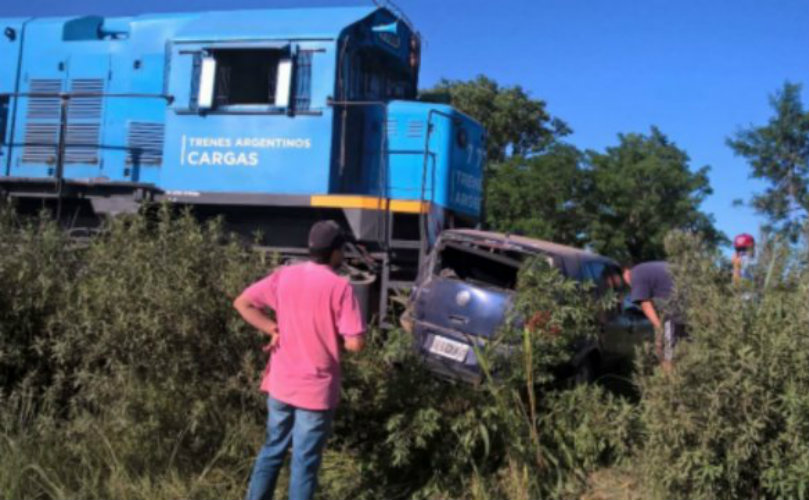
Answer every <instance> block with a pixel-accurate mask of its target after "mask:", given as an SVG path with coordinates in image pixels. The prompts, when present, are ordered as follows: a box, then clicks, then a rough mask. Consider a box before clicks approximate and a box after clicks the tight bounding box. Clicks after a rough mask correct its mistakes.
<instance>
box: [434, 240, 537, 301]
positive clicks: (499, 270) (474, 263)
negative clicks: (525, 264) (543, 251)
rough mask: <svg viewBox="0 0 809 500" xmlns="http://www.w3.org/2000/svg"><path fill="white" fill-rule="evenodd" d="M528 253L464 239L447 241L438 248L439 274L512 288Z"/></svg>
mask: <svg viewBox="0 0 809 500" xmlns="http://www.w3.org/2000/svg"><path fill="white" fill-rule="evenodd" d="M526 256H527V255H526V254H523V253H520V252H515V251H509V250H499V249H494V248H485V247H480V246H477V245H472V244H465V243H455V242H450V243H447V244H446V245H445V246H444V247H443V248H442V249H441V250H440V252H439V255H438V259H437V262H436V268H435V270H434V272H435V274H436V275H437V276H441V277H443V278H450V279H457V280H461V281H468V282H470V283H477V284H481V285H485V286H493V287H497V288H503V289H507V290H513V289H514V288H515V287H516V286H517V275H518V274H519V271H520V266H521V265H522V261H523V260H524V259H525V257H526Z"/></svg>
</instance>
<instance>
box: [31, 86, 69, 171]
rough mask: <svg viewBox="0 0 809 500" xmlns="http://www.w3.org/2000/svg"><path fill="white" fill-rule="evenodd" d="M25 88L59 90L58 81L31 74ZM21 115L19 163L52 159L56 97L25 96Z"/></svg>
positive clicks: (45, 91)
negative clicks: (23, 143)
mask: <svg viewBox="0 0 809 500" xmlns="http://www.w3.org/2000/svg"><path fill="white" fill-rule="evenodd" d="M28 91H29V92H30V93H32V94H58V93H59V92H61V91H62V81H61V80H55V79H46V78H32V79H31V83H30V85H29V88H28ZM25 117H26V124H25V137H24V141H25V147H24V148H23V153H22V163H37V164H43V163H47V164H52V163H54V162H55V161H56V145H57V141H58V137H57V135H58V133H59V97H56V96H54V97H29V98H28V108H27V109H26V112H25Z"/></svg>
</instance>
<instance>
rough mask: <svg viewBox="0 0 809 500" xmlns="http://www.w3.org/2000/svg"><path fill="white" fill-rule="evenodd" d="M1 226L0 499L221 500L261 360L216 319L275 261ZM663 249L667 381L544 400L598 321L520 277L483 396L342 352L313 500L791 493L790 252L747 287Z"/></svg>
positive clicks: (793, 346) (253, 412)
mask: <svg viewBox="0 0 809 500" xmlns="http://www.w3.org/2000/svg"><path fill="white" fill-rule="evenodd" d="M0 229H1V230H2V231H3V235H4V237H3V239H2V240H0V250H2V252H0V279H2V280H3V283H4V285H5V286H4V287H3V288H2V289H1V290H0V498H132V499H137V498H143V499H146V498H233V497H241V496H242V495H243V493H244V488H245V486H246V481H247V478H248V475H249V472H250V468H251V465H252V460H253V458H254V455H255V452H256V450H257V448H258V446H259V444H260V442H261V440H262V437H263V431H264V421H265V414H264V401H263V396H262V395H261V394H260V393H259V392H258V384H259V379H260V376H261V372H262V369H263V365H264V360H265V358H264V356H265V355H264V354H263V353H262V351H261V345H262V343H263V339H262V338H261V336H260V335H259V334H257V333H256V332H254V331H253V329H252V328H250V327H248V326H246V325H245V324H244V323H243V322H242V321H241V320H240V319H239V318H238V317H237V315H236V313H235V312H234V311H233V310H232V307H231V302H232V299H233V297H234V296H235V295H236V294H237V293H239V291H240V290H241V289H242V288H243V287H244V286H245V285H246V284H248V283H250V282H251V281H253V280H255V279H256V278H258V277H260V276H262V275H264V274H266V273H267V272H268V271H269V269H271V268H272V267H273V266H274V265H276V264H277V263H276V262H275V260H274V259H272V258H270V257H268V256H265V255H263V254H260V253H256V252H254V251H252V250H250V249H249V248H246V247H245V246H243V245H240V244H239V243H238V242H237V241H235V240H234V239H233V238H231V237H229V236H228V235H227V234H226V233H225V232H224V231H223V230H222V227H221V226H220V225H219V224H218V223H216V222H214V223H209V224H200V223H198V222H196V221H195V220H194V219H193V217H191V216H190V215H189V214H180V215H177V214H171V213H170V211H169V210H168V209H167V208H166V207H163V208H162V209H159V210H157V211H155V212H152V213H151V215H148V216H147V215H139V216H135V217H124V218H120V219H116V220H113V221H110V224H109V226H108V227H107V228H106V230H105V232H104V233H102V234H101V235H100V236H98V237H95V238H94V239H93V240H91V241H90V242H89V243H87V244H83V245H78V244H76V243H74V242H71V241H70V240H68V239H67V238H66V237H65V235H64V234H63V232H62V231H61V230H60V229H59V228H58V227H56V226H55V225H54V224H53V223H51V222H48V221H47V220H46V219H44V218H39V219H33V220H28V221H20V220H18V219H17V218H16V217H15V216H14V215H13V214H12V213H11V212H9V211H8V210H5V208H3V209H0ZM668 248H669V252H670V253H671V255H672V260H673V262H674V269H675V274H676V276H675V278H676V282H677V300H678V301H679V302H680V303H681V306H682V308H683V310H684V311H685V312H686V319H687V323H688V326H689V329H690V331H691V334H692V341H691V342H687V343H684V344H682V345H680V346H679V347H678V349H677V360H676V364H675V370H674V372H673V373H672V374H664V373H662V372H660V371H659V370H657V369H656V368H655V367H654V366H652V365H650V364H649V360H648V359H647V358H643V357H639V361H638V363H637V367H638V370H637V374H636V375H635V379H634V383H635V384H636V385H637V387H638V391H639V394H640V399H639V400H627V399H624V398H623V397H622V396H620V395H616V394H614V393H612V392H610V391H609V390H607V389H606V388H604V387H602V386H601V385H599V384H594V385H582V386H578V387H574V388H572V389H568V388H567V387H566V386H565V384H560V383H559V380H558V377H557V375H558V371H557V370H556V367H557V366H559V365H560V364H563V363H564V362H566V361H568V360H569V358H570V356H571V352H572V351H571V350H570V347H569V346H570V345H571V343H581V342H583V341H586V340H587V339H592V338H593V335H594V332H595V331H596V329H597V324H596V323H595V318H596V316H597V314H598V312H599V310H600V308H602V307H604V306H605V305H606V304H599V303H595V302H594V301H593V300H592V295H591V294H589V293H588V292H587V291H586V290H582V288H581V287H580V286H578V285H576V284H574V283H571V282H569V281H566V280H564V279H563V278H562V277H561V275H559V274H558V273H556V272H555V271H553V270H550V269H547V268H546V267H543V266H529V267H528V268H527V269H526V271H525V272H523V273H522V274H521V278H520V290H521V293H520V296H519V300H518V302H517V306H516V312H517V313H519V314H518V315H519V317H521V318H523V319H524V320H525V321H524V322H523V323H524V324H522V325H520V326H519V327H516V326H515V327H511V328H508V329H507V330H506V331H505V332H504V335H503V337H502V339H501V340H499V341H498V342H502V343H508V344H509V345H510V346H511V347H512V352H513V356H511V357H508V358H503V357H499V356H498V355H497V353H498V352H500V350H498V349H495V344H496V343H494V342H493V343H490V344H487V345H485V346H482V347H481V348H480V354H481V356H482V357H483V359H484V360H487V361H488V363H487V364H486V367H487V370H488V373H489V376H488V377H487V379H486V380H485V381H484V383H483V384H482V385H481V386H479V387H470V386H466V385H462V384H450V383H446V382H443V381H440V380H437V379H436V378H435V377H434V376H432V375H431V374H430V373H429V372H427V371H426V370H425V369H424V368H423V367H422V366H421V365H420V362H419V359H418V357H417V356H416V355H415V354H414V353H413V351H412V349H411V339H410V338H409V336H407V335H406V334H404V333H403V332H388V333H386V334H382V333H380V332H377V331H372V332H371V333H370V341H369V347H368V349H367V350H366V351H365V352H363V353H361V354H360V355H358V356H346V358H345V371H344V379H343V384H344V385H343V402H342V405H341V407H340V409H339V411H338V416H337V421H336V426H335V433H334V437H333V439H332V440H331V441H330V444H329V448H328V450H327V453H326V455H325V458H324V465H323V471H322V474H321V490H320V493H319V496H320V497H321V498H358V499H362V498H380V497H382V498H449V497H455V498H457V497H463V498H511V499H523V498H570V497H577V496H580V495H582V494H583V492H584V491H585V490H586V489H587V488H591V489H595V491H596V492H599V491H604V487H605V486H606V488H607V489H608V490H609V491H619V493H615V495H617V496H621V495H622V494H623V493H620V491H621V490H620V489H617V490H616V488H617V487H616V486H615V485H616V484H618V483H620V484H624V483H627V481H629V483H630V484H633V485H637V489H639V490H640V491H644V492H648V496H652V497H655V498H738V497H751V498H803V497H805V496H806V484H807V481H806V479H805V478H806V477H809V458H807V457H809V437H807V436H809V416H808V415H809V336H807V334H806V332H807V331H809V330H808V329H807V327H809V316H807V314H806V311H807V307H806V304H807V299H809V270H807V267H808V266H807V264H806V262H807V260H806V255H807V254H806V251H805V250H804V249H796V248H789V247H785V248H780V247H778V246H777V245H776V246H774V247H772V248H771V249H770V251H769V252H765V253H767V255H763V256H762V257H761V259H760V260H761V262H762V265H761V266H759V272H760V273H763V277H761V278H760V279H758V280H757V281H756V285H755V286H754V287H753V289H752V290H751V289H750V288H745V287H735V286H732V285H731V284H730V277H729V274H728V273H727V266H726V265H725V266H723V265H720V262H719V261H720V260H721V259H719V258H718V257H717V255H715V254H713V253H710V252H707V251H705V250H703V248H702V247H701V246H700V244H699V241H698V239H696V238H695V237H692V236H687V235H683V234H676V235H673V236H672V237H671V238H670V239H669V241H668ZM626 477H629V478H630V479H628V480H625V479H624V478H626ZM284 482H285V479H284V477H282V481H281V485H279V487H283V486H284ZM633 487H634V486H633ZM599 488H601V489H599ZM635 493H637V492H633V495H635ZM279 495H280V492H279ZM585 496H586V497H590V498H593V497H594V496H593V492H592V491H590V492H588V493H586V494H585ZM636 496H637V495H636ZM596 497H598V496H597V494H596Z"/></svg>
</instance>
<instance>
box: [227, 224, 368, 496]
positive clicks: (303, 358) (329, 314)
mask: <svg viewBox="0 0 809 500" xmlns="http://www.w3.org/2000/svg"><path fill="white" fill-rule="evenodd" d="M344 243H345V236H344V235H343V232H342V230H341V229H340V226H339V225H338V224H337V223H336V222H334V221H321V222H318V223H316V224H315V225H314V226H312V229H311V231H310V232H309V253H310V255H311V256H312V260H311V261H310V262H305V263H301V264H294V265H289V266H284V267H280V268H278V269H277V270H275V271H274V272H273V273H272V274H270V275H269V276H267V277H266V278H264V279H262V280H261V281H258V282H256V283H254V284H252V285H250V286H249V287H248V288H247V289H246V290H245V291H244V292H242V294H241V295H240V296H239V297H238V298H237V299H236V300H235V301H234V303H233V306H234V307H235V308H236V310H237V311H239V314H241V316H242V318H244V320H245V321H247V322H248V323H250V324H251V325H253V326H254V327H256V328H258V329H259V330H260V331H262V332H264V333H266V334H267V335H269V336H270V344H269V350H270V353H271V354H270V361H269V362H268V365H267V370H265V373H264V379H263V380H262V382H261V389H262V390H263V391H264V392H267V393H268V394H269V397H268V398H267V407H268V416H267V439H266V441H265V443H264V445H263V446H262V447H261V450H260V451H259V454H258V457H257V458H256V463H255V466H254V467H253V473H252V475H251V477H250V486H249V487H248V491H247V500H267V499H271V498H272V496H273V492H274V490H275V483H276V480H277V479H278V473H279V472H280V470H281V466H282V464H283V462H284V457H285V456H286V453H287V450H288V449H289V447H290V445H291V446H292V467H291V471H290V484H289V499H290V500H308V499H310V498H312V495H313V494H314V491H315V487H316V486H317V472H318V469H319V467H320V461H321V457H322V455H323V447H324V445H325V444H326V440H327V439H328V437H329V433H330V431H331V423H332V419H333V417H334V409H335V408H336V407H337V403H338V400H339V398H340V352H341V351H342V350H343V349H344V350H346V351H351V352H358V351H360V350H362V348H363V347H364V342H363V334H364V332H365V324H364V323H363V319H362V315H361V313H360V308H359V304H358V303H357V300H356V298H355V297H354V292H353V289H352V288H351V285H350V284H349V282H348V280H347V279H345V278H343V277H340V276H339V275H337V273H336V272H335V270H336V269H337V268H339V267H340V265H341V264H342V262H343V244H344ZM267 309H272V310H274V311H275V315H276V320H277V323H276V321H273V320H272V319H271V318H270V316H268V315H267V312H266V311H267Z"/></svg>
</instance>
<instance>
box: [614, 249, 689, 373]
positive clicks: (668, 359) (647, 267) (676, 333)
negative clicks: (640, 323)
mask: <svg viewBox="0 0 809 500" xmlns="http://www.w3.org/2000/svg"><path fill="white" fill-rule="evenodd" d="M624 281H626V283H627V284H628V285H629V286H630V287H631V289H632V291H631V292H630V299H631V300H632V302H634V303H636V304H638V305H639V306H640V308H641V310H642V311H643V314H644V315H645V316H646V318H647V319H648V320H649V322H650V323H651V324H652V326H653V327H654V330H655V353H656V354H657V358H658V359H659V360H660V362H661V366H662V368H663V370H664V371H666V372H669V371H671V368H672V363H673V361H674V347H675V345H676V344H677V342H678V341H679V340H682V339H684V338H686V337H687V335H686V332H685V325H684V324H683V322H682V320H681V319H680V315H679V314H677V312H676V307H674V304H672V303H671V298H672V294H673V292H674V282H673V280H672V277H671V272H670V270H669V266H668V264H667V263H665V262H661V261H656V262H644V263H643V264H638V265H637V266H635V267H632V268H629V267H625V268H624Z"/></svg>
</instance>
